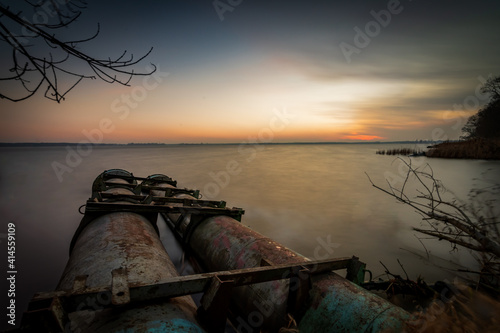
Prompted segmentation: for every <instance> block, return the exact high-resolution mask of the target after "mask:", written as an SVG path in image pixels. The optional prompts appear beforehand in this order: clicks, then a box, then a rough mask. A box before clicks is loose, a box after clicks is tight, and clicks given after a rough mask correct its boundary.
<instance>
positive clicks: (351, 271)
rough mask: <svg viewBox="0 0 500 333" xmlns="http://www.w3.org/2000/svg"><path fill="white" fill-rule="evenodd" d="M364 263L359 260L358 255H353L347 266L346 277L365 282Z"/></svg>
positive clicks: (356, 282)
mask: <svg viewBox="0 0 500 333" xmlns="http://www.w3.org/2000/svg"><path fill="white" fill-rule="evenodd" d="M365 271H366V264H365V263H364V262H361V261H359V258H358V257H355V256H353V257H352V258H351V261H350V263H349V265H348V266H347V275H346V279H347V280H349V281H352V282H354V283H355V284H357V285H361V284H363V283H364V282H365Z"/></svg>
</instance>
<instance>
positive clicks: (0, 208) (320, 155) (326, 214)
mask: <svg viewBox="0 0 500 333" xmlns="http://www.w3.org/2000/svg"><path fill="white" fill-rule="evenodd" d="M399 147H414V145H401V144H311V145H266V146H263V145H260V146H239V145H180V146H159V147H155V146H150V147H127V146H124V147H97V148H93V150H92V151H90V152H83V153H84V154H86V155H87V156H84V157H82V158H81V160H78V159H75V158H74V156H73V157H69V156H71V155H68V154H69V153H68V150H67V148H66V147H39V148H0V152H1V166H0V170H1V172H0V191H1V193H2V200H1V201H0V216H1V218H2V224H1V225H2V227H1V228H2V229H1V230H0V234H1V235H0V236H1V237H2V238H0V241H1V244H0V246H1V247H2V253H6V249H5V246H6V241H5V236H6V233H7V223H8V222H13V223H15V225H16V242H17V243H16V265H17V271H18V274H17V286H16V300H17V305H18V307H17V311H18V315H19V317H18V318H19V319H20V314H21V312H22V311H23V310H24V309H25V307H26V305H27V302H28V300H29V299H30V298H31V296H32V294H33V293H35V292H37V291H51V290H53V289H54V288H55V286H56V284H57V282H58V280H59V277H60V275H61V273H62V271H63V269H64V266H65V264H66V261H67V259H68V249H69V243H70V241H71V238H72V236H73V233H74V232H75V230H76V228H77V226H78V224H79V222H80V219H81V215H80V214H79V213H78V207H79V206H81V205H82V204H84V203H85V201H86V200H87V199H88V197H89V196H90V194H91V185H92V182H93V180H94V179H95V178H96V177H97V176H98V175H99V174H100V173H101V172H102V171H104V170H106V169H111V168H121V169H126V170H128V171H130V172H132V173H134V175H136V176H142V177H146V176H148V175H151V174H155V173H163V174H166V175H168V176H170V177H172V178H173V179H175V180H177V181H178V186H179V187H188V188H193V189H199V190H201V192H202V193H203V194H204V198H208V199H216V200H225V201H226V202H227V203H228V206H235V207H241V208H243V209H245V215H244V216H243V220H242V223H244V224H245V225H248V226H250V227H251V228H253V229H255V230H256V231H258V232H260V233H262V234H264V235H266V236H268V237H271V238H273V239H275V240H276V241H278V242H281V243H283V244H284V245H286V246H288V247H289V248H291V249H293V250H295V251H297V252H299V253H301V254H303V255H305V256H307V257H310V258H311V259H315V258H316V259H319V258H318V257H321V258H324V257H325V256H326V255H328V256H329V257H332V258H334V257H343V256H352V255H356V256H358V257H359V258H360V259H361V260H362V261H364V262H366V263H367V265H368V269H370V270H371V271H372V272H373V273H374V276H377V275H380V274H382V273H383V271H384V269H383V267H382V265H381V264H380V263H379V261H382V262H383V263H384V264H385V265H386V266H387V267H388V268H389V269H390V270H391V272H393V273H397V274H401V275H403V272H402V270H401V268H400V266H399V264H398V263H397V259H399V260H400V261H401V263H402V264H403V265H404V267H405V269H406V271H407V272H408V274H409V276H410V278H411V279H416V278H417V277H418V276H419V275H421V276H423V277H424V278H425V279H426V281H428V282H433V281H435V280H437V279H441V280H444V279H449V280H452V279H453V277H454V275H453V273H450V272H447V271H444V270H442V269H440V268H438V267H436V264H437V265H445V264H446V263H447V261H448V260H453V261H454V262H457V263H459V264H461V265H465V266H470V267H472V266H471V265H473V264H474V260H473V259H472V258H471V257H470V255H468V253H467V252H466V251H458V252H452V253H450V246H449V245H448V244H446V243H444V242H438V241H431V240H427V241H424V244H425V246H426V248H427V249H428V250H429V251H430V252H431V254H433V255H435V256H437V257H440V258H441V259H437V258H434V257H433V258H431V261H432V262H433V264H430V263H429V262H428V261H426V260H423V259H421V258H420V257H419V256H418V255H416V254H419V255H423V256H425V251H424V248H423V246H422V245H421V244H420V242H419V240H417V238H416V237H415V236H416V233H415V232H414V231H412V230H411V227H412V226H416V227H418V226H420V225H421V218H420V216H419V215H418V214H417V213H415V212H414V211H413V210H412V209H411V208H410V207H407V206H405V205H402V204H399V203H397V202H396V200H395V199H393V198H391V197H389V196H388V195H386V194H383V193H382V192H380V191H378V190H376V189H375V188H373V187H372V186H371V184H370V182H369V180H368V177H367V176H366V174H365V173H367V174H369V176H370V177H371V179H372V180H373V181H374V182H375V183H377V184H379V185H386V183H387V181H386V179H388V180H389V181H390V182H392V183H393V184H394V185H396V186H398V185H401V184H402V182H401V180H402V179H403V178H401V177H402V176H404V172H405V169H404V168H402V165H403V164H402V163H401V162H400V161H399V160H397V159H396V158H395V157H394V156H382V155H377V154H375V152H376V151H377V150H379V149H389V148H399ZM67 158H69V160H68V161H69V163H67V161H66V159H67ZM54 161H55V162H57V163H60V165H66V167H67V168H66V169H65V172H64V173H62V174H59V176H58V175H57V174H56V172H55V171H54V169H53V163H54ZM412 163H413V165H415V166H416V165H422V166H424V165H426V164H427V163H428V164H429V165H430V166H431V167H432V170H433V172H434V175H435V177H436V178H438V179H440V180H442V181H443V183H444V185H445V186H446V187H447V188H448V189H449V190H450V191H452V192H453V193H454V195H456V196H457V197H458V198H460V199H464V200H466V199H467V194H468V192H469V190H470V189H471V188H474V187H476V188H478V187H483V186H486V185H488V184H491V183H496V184H498V183H500V173H499V172H498V171H499V170H500V162H499V161H484V160H449V159H427V158H425V157H419V158H412ZM69 171H71V172H69ZM414 184H415V182H414V181H413V180H410V182H409V184H408V188H409V190H410V191H411V190H412V187H413V186H414ZM166 231H167V230H166V229H165V228H162V232H163V233H165V232H166ZM162 239H165V240H166V239H168V237H167V235H165V234H164V235H163V236H162ZM328 243H330V244H334V245H333V246H330V247H326V248H325V247H324V246H323V245H324V244H328ZM322 244H323V245H322ZM327 250H328V251H329V252H328V251H327ZM172 256H174V257H176V258H177V256H178V253H172ZM176 258H174V260H178V259H176ZM3 265H6V260H5V258H4V259H2V269H3V271H4V272H5V271H6V269H4V268H3V267H4V266H3ZM384 277H385V276H384ZM2 281H3V282H2V283H5V279H2ZM2 290H6V289H2ZM17 321H18V320H17ZM2 324H3V323H2Z"/></svg>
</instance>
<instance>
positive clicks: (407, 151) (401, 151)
mask: <svg viewBox="0 0 500 333" xmlns="http://www.w3.org/2000/svg"><path fill="white" fill-rule="evenodd" d="M376 153H377V154H379V155H406V156H408V155H418V156H422V155H425V152H424V151H423V150H422V149H420V148H395V149H387V150H385V149H382V150H377V152H376Z"/></svg>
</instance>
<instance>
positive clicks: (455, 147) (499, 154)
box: [426, 139, 500, 159]
mask: <svg viewBox="0 0 500 333" xmlns="http://www.w3.org/2000/svg"><path fill="white" fill-rule="evenodd" d="M426 156H427V157H441V158H464V159H500V139H495V140H487V139H472V140H467V141H458V142H443V143H440V144H438V145H436V146H434V147H433V148H431V149H429V150H428V151H427V152H426Z"/></svg>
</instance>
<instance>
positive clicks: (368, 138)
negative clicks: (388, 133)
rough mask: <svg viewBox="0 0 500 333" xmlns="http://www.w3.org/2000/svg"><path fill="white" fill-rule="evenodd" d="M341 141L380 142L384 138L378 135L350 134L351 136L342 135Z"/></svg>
mask: <svg viewBox="0 0 500 333" xmlns="http://www.w3.org/2000/svg"><path fill="white" fill-rule="evenodd" d="M341 139H343V140H355V141H371V140H382V139H385V138H384V137H381V136H378V135H368V134H357V133H352V134H351V135H344V136H343V137H341Z"/></svg>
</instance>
